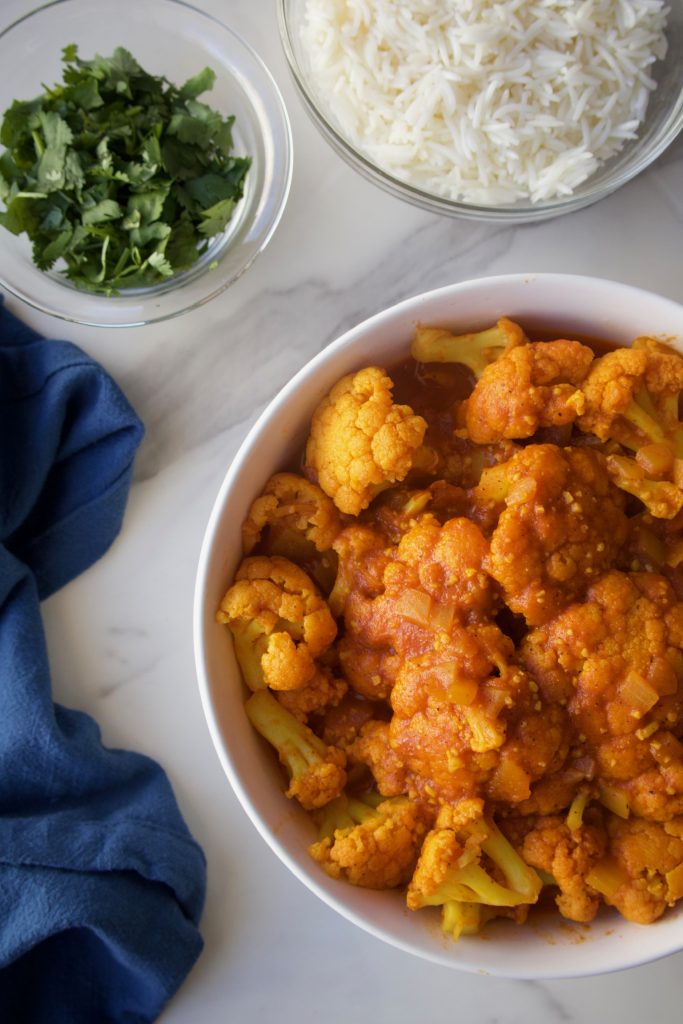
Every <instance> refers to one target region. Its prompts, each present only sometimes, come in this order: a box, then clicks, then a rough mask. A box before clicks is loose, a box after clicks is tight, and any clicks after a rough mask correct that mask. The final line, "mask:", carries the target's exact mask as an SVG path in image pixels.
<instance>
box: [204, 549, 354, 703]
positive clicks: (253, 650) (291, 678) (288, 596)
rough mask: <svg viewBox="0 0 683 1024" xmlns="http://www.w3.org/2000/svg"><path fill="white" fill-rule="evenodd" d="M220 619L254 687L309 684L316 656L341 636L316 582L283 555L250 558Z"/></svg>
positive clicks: (284, 687)
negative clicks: (229, 634)
mask: <svg viewBox="0 0 683 1024" xmlns="http://www.w3.org/2000/svg"><path fill="white" fill-rule="evenodd" d="M216 621H217V622H221V623H225V624H226V625H227V626H228V627H229V628H230V631H231V633H232V634H233V637H234V642H235V655H236V657H237V660H238V662H239V665H240V668H241V669H242V673H243V675H244V678H245V681H246V682H247V684H248V685H249V686H250V687H251V689H252V690H258V689H261V688H262V687H264V686H270V687H272V688H273V689H274V690H296V689H297V688H298V687H300V686H304V685H305V684H306V683H308V682H309V681H310V680H311V679H312V678H313V675H314V673H315V670H316V664H315V659H316V658H318V657H319V656H320V655H321V654H323V653H324V652H325V651H326V650H327V648H328V647H329V646H330V644H331V643H332V641H333V640H334V638H335V636H336V635H337V626H336V623H335V621H334V619H333V618H332V614H331V612H330V610H329V608H328V606H327V604H326V603H325V601H323V599H322V598H321V597H320V594H319V593H318V591H317V589H316V586H315V584H314V583H313V581H312V580H311V579H310V578H309V577H308V576H307V575H306V573H305V572H304V571H303V570H302V569H299V568H298V566H296V565H294V564H293V563H292V562H289V561H287V559H286V558H278V557H277V556H274V557H273V558H266V557H264V556H255V557H252V558H245V560H244V561H243V562H242V564H241V565H240V567H239V569H238V570H237V574H236V582H235V583H234V584H233V585H232V587H230V589H229V590H228V592H227V594H226V595H225V597H224V598H223V600H222V601H221V603H220V607H219V609H218V611H217V613H216Z"/></svg>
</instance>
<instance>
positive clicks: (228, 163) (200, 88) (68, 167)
mask: <svg viewBox="0 0 683 1024" xmlns="http://www.w3.org/2000/svg"><path fill="white" fill-rule="evenodd" d="M62 60H63V75H62V78H63V81H62V82H61V83H59V84H56V85H54V86H53V87H52V88H46V89H45V90H44V92H43V93H42V94H41V95H40V96H37V97H36V98H35V99H31V100H15V101H14V103H13V104H12V105H11V106H10V107H9V108H8V109H7V110H6V111H5V112H4V115H3V116H2V123H1V124H0V143H2V145H3V146H5V152H3V153H1V154H0V202H2V203H3V204H4V207H5V208H4V210H3V209H0V226H2V227H4V228H5V229H6V230H8V231H11V232H12V233H14V234H23V233H25V234H27V235H28V237H29V239H30V241H31V243H32V250H33V258H34V260H35V262H36V265H37V266H38V267H40V268H41V269H44V270H49V269H50V268H51V267H53V266H54V265H55V264H57V265H58V267H60V268H63V273H65V274H66V275H67V276H68V277H69V278H70V280H71V281H73V282H74V284H76V285H77V286H78V287H81V288H85V289H88V290H91V291H98V292H102V293H105V294H112V293H115V292H116V291H117V290H118V289H120V288H127V287H142V286H146V285H150V284H154V283H156V282H158V281H161V280H163V279H166V278H168V277H170V276H172V275H173V274H175V273H178V272H179V271H181V270H185V269H187V268H188V267H190V266H192V264H193V263H194V262H195V261H196V260H197V259H198V258H199V257H200V256H201V255H202V253H204V252H205V251H206V249H207V247H208V244H209V240H210V239H211V238H212V237H213V236H215V235H217V234H220V233H221V232H222V231H224V230H225V228H226V226H227V224H228V222H229V220H230V218H231V217H232V216H233V214H234V210H235V207H236V205H237V203H238V202H239V201H240V199H241V198H242V196H243V194H244V188H245V181H246V177H247V174H248V172H249V168H250V166H251V160H250V158H249V157H245V156H234V155H233V153H232V148H233V137H232V127H233V124H234V118H233V117H232V116H227V117H226V116H224V115H223V114H221V113H219V112H218V111H216V110H214V109H212V108H211V107H210V106H209V105H207V104H206V103H203V102H200V101H199V100H198V97H199V96H200V95H202V94H203V93H206V92H208V91H209V90H210V89H211V88H212V87H213V85H214V83H215V80H216V76H215V73H214V72H213V71H212V70H211V69H210V68H203V69H202V70H201V71H199V72H198V74H196V75H194V76H193V77H192V78H189V79H188V80H187V81H186V82H185V83H184V84H183V85H181V86H180V87H177V86H175V85H173V84H172V83H171V82H169V81H167V80H166V79H165V78H162V77H157V76H154V75H151V74H149V73H148V72H147V71H145V70H144V69H143V68H142V67H141V66H140V64H139V63H138V61H137V60H136V59H135V57H133V55H132V54H131V53H130V52H129V51H128V50H126V49H125V48H123V47H117V48H116V49H115V50H114V52H113V53H112V54H111V56H108V57H103V56H101V55H99V54H96V55H95V56H94V57H93V58H92V59H90V60H84V59H82V58H81V57H80V56H79V54H78V47H77V46H76V45H75V44H70V45H69V46H66V47H64V49H63V51H62Z"/></svg>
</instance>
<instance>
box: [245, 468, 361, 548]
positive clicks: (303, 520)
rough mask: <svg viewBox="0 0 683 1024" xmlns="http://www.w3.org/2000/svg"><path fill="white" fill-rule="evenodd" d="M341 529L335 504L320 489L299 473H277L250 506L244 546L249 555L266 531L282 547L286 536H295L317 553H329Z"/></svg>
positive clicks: (285, 541) (246, 520) (246, 521)
mask: <svg viewBox="0 0 683 1024" xmlns="http://www.w3.org/2000/svg"><path fill="white" fill-rule="evenodd" d="M341 525H342V524H341V519H340V517H339V513H338V512H337V509H336V508H335V505H334V502H333V501H332V500H331V499H330V498H328V496H327V495H326V494H324V493H323V491H321V490H320V488H319V487H317V486H316V485H315V484H313V483H311V481H310V480H306V478H305V477H303V476H298V475H297V474H296V473H276V474H275V476H272V477H271V478H270V480H269V481H268V483H267V484H266V486H265V487H264V489H263V493H262V494H261V495H260V496H259V497H258V498H256V500H255V501H253V502H252V504H251V507H250V509H249V512H248V513H247V518H246V519H245V520H244V522H243V524H242V546H243V548H244V553H245V555H248V554H249V553H250V552H251V551H253V549H254V548H255V547H256V545H257V544H258V542H259V541H260V540H261V535H262V533H263V531H264V530H265V529H266V527H267V528H269V530H270V531H271V532H272V533H275V534H276V535H277V537H278V540H280V539H281V538H282V539H281V543H284V544H286V543H287V540H288V537H287V535H288V534H290V533H293V534H295V535H297V537H299V538H304V539H305V540H306V541H308V542H309V543H311V544H312V545H313V546H314V547H315V550H316V551H329V550H330V548H331V547H332V544H333V542H334V540H335V538H336V536H337V534H338V533H339V531H340V530H341ZM283 534H284V535H285V536H284V537H282V535H283ZM275 542H277V541H275ZM272 543H273V541H271V547H272ZM272 553H274V554H282V553H283V552H279V551H278V552H272ZM291 560H292V561H294V559H291Z"/></svg>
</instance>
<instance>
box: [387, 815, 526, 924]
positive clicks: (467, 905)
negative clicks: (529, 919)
mask: <svg viewBox="0 0 683 1024" xmlns="http://www.w3.org/2000/svg"><path fill="white" fill-rule="evenodd" d="M468 803H470V802H469V801H468ZM455 817H456V819H457V814H456V815H455ZM453 818H454V816H453V814H452V813H451V809H450V808H449V807H448V805H446V806H445V807H444V808H443V809H442V810H441V811H440V812H439V816H438V818H437V821H436V827H435V828H434V829H432V831H431V832H429V833H428V835H427V837H426V838H425V840H424V843H423V844H422V850H421V852H420V858H419V860H418V863H417V867H416V868H415V872H414V873H413V877H412V879H411V881H410V885H409V886H408V892H407V896H406V902H407V904H408V907H409V909H410V910H419V909H420V908H422V907H435V906H437V907H439V906H440V907H442V908H443V909H442V918H441V924H442V928H443V930H444V931H445V932H448V933H450V934H451V935H452V936H453V938H455V939H458V938H459V936H460V935H461V934H462V933H463V932H464V933H469V934H471V933H473V932H477V931H478V930H479V928H480V927H481V926H482V925H483V924H484V923H485V921H486V920H488V919H490V918H491V917H493V916H497V915H499V914H501V913H504V914H505V915H506V916H508V915H509V916H512V917H513V919H515V920H518V921H523V920H524V919H525V917H526V908H528V906H529V905H530V904H533V903H536V901H537V900H538V896H539V894H540V891H541V888H542V882H541V880H540V878H539V877H538V875H537V874H536V872H535V871H534V870H533V868H531V867H529V866H528V865H527V864H525V862H524V861H523V860H522V858H521V856H520V855H519V853H518V852H517V851H516V850H515V848H514V847H513V846H512V844H511V843H510V842H509V841H508V840H507V839H506V837H505V836H504V835H503V833H502V832H501V831H500V829H499V828H498V827H497V825H496V824H495V823H494V822H493V820H492V819H490V818H480V819H479V820H474V821H471V822H469V823H467V824H464V825H462V826H460V827H458V825H457V824H456V822H454V821H453ZM453 825H456V827H453ZM499 879H501V880H502V881H500V880H499ZM473 907H478V908H479V909H478V910H477V911H474V910H473Z"/></svg>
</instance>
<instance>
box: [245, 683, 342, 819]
mask: <svg viewBox="0 0 683 1024" xmlns="http://www.w3.org/2000/svg"><path fill="white" fill-rule="evenodd" d="M244 707H245V710H246V712H247V717H248V718H249V721H250V722H251V724H252V725H253V726H254V728H255V729H256V730H257V732H259V733H260V734H261V735H262V736H263V738H264V739H266V740H268V742H269V743H270V744H271V745H272V746H273V747H275V750H276V751H277V754H278V757H279V758H280V763H281V764H282V765H283V767H284V768H285V769H286V770H287V774H288V776H289V788H288V789H287V792H286V796H288V797H290V798H292V797H293V798H295V799H296V800H298V801H299V803H300V804H301V806H302V807H303V808H305V809H306V810H307V811H312V810H315V809H316V808H318V807H324V806H325V804H328V803H330V801H332V800H335V799H336V798H337V797H338V796H339V794H340V793H341V791H342V790H343V788H344V786H345V785H346V771H345V770H344V768H345V765H346V755H345V754H344V751H343V750H339V749H338V748H337V747H333V746H328V745H327V744H326V743H324V742H323V741H322V740H321V739H320V738H319V737H318V736H316V735H315V733H314V732H313V731H312V730H311V729H309V728H308V726H307V725H304V723H303V722H300V721H299V720H298V718H295V717H294V715H291V714H290V713H289V711H287V709H286V708H284V707H283V706H282V704H280V702H279V701H278V700H276V699H275V697H274V696H273V695H272V693H271V692H270V691H269V690H258V691H257V692H256V693H253V694H252V695H251V697H250V698H249V700H248V701H247V702H246V704H245V706H244Z"/></svg>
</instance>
